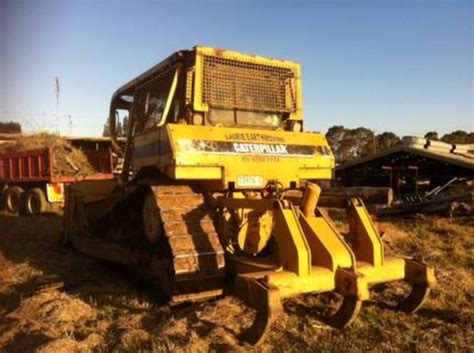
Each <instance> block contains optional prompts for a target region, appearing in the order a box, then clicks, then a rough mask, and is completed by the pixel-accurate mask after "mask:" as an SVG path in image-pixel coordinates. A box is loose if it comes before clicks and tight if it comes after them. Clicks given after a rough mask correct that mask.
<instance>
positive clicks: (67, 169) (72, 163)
mask: <svg viewBox="0 0 474 353" xmlns="http://www.w3.org/2000/svg"><path fill="white" fill-rule="evenodd" d="M40 148H51V149H52V153H53V156H54V164H53V165H54V168H53V173H54V174H55V175H58V176H85V175H90V174H94V173H97V171H96V170H95V169H94V167H93V166H92V165H91V164H90V163H89V161H88V160H87V157H86V155H85V154H84V152H83V151H82V150H80V149H77V148H74V147H72V146H71V145H70V144H69V143H68V142H67V140H66V139H65V138H64V137H61V136H58V135H53V134H46V133H41V134H36V135H27V136H22V137H21V138H18V139H16V140H13V141H8V142H5V143H2V144H0V153H7V152H17V151H25V150H34V149H40Z"/></svg>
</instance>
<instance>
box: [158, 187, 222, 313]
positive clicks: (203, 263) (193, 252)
mask: <svg viewBox="0 0 474 353" xmlns="http://www.w3.org/2000/svg"><path fill="white" fill-rule="evenodd" d="M151 190H152V192H153V194H154V196H155V200H156V204H157V206H158V209H159V214H160V217H161V221H162V224H163V233H164V234H163V235H164V237H165V238H166V240H167V241H168V244H169V247H170V251H171V254H170V255H171V259H172V266H171V267H172V269H170V270H171V272H172V273H170V277H171V279H172V293H171V300H170V303H171V304H178V303H181V302H185V301H197V300H204V299H209V298H212V297H216V296H219V295H221V294H222V291H223V290H222V288H223V280H224V275H225V257H224V250H223V248H222V246H221V244H220V241H219V236H218V234H217V232H216V230H215V228H214V222H213V219H212V213H213V210H211V209H210V208H209V207H208V206H207V205H206V202H205V198H204V195H203V194H202V193H201V192H199V190H197V189H196V188H192V187H191V186H188V185H154V186H151Z"/></svg>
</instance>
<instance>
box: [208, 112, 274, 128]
mask: <svg viewBox="0 0 474 353" xmlns="http://www.w3.org/2000/svg"><path fill="white" fill-rule="evenodd" d="M207 121H208V123H209V124H210V125H213V126H216V125H222V126H254V127H266V128H274V129H276V128H278V127H280V126H281V122H282V116H281V114H275V113H265V112H250V111H243V110H229V109H209V114H208V115H207Z"/></svg>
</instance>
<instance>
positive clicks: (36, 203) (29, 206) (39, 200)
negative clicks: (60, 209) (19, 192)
mask: <svg viewBox="0 0 474 353" xmlns="http://www.w3.org/2000/svg"><path fill="white" fill-rule="evenodd" d="M47 205H48V202H47V201H46V196H45V195H44V192H43V190H41V189H40V188H33V189H30V190H28V191H27V192H26V195H25V213H26V214H27V215H30V216H34V215H37V214H40V213H43V212H45V211H46V207H47Z"/></svg>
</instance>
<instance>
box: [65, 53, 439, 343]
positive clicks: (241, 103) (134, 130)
mask: <svg viewBox="0 0 474 353" xmlns="http://www.w3.org/2000/svg"><path fill="white" fill-rule="evenodd" d="M121 111H124V113H125V114H127V115H128V116H129V127H128V132H127V134H128V135H127V141H126V146H125V147H124V148H121V147H120V145H119V144H118V143H117V136H116V131H115V126H116V116H117V115H118V114H119V112H121ZM109 120H110V130H111V142H112V146H113V148H114V150H115V152H116V153H117V154H118V155H120V156H121V157H122V159H123V166H122V174H121V176H120V178H118V179H117V180H114V181H110V180H108V181H84V182H79V183H75V184H73V185H70V186H69V187H68V189H67V192H66V201H65V212H64V241H65V243H69V244H71V245H72V246H73V247H74V248H75V249H77V250H78V251H80V252H83V253H85V254H87V255H90V256H94V257H97V258H100V259H104V260H108V261H112V262H117V263H120V264H124V265H128V266H130V267H132V268H134V269H135V270H136V271H137V272H138V273H139V274H140V275H141V276H143V277H144V278H145V279H147V280H148V281H149V283H151V284H152V285H153V288H154V289H155V290H156V296H157V298H159V299H160V300H163V301H165V302H167V303H170V304H175V303H181V302H194V301H199V300H205V299H209V298H215V297H218V296H221V295H223V294H224V293H231V294H233V295H235V296H237V297H238V298H240V299H242V300H243V301H244V302H245V303H247V304H248V305H250V306H251V307H253V308H254V309H256V312H257V314H256V318H255V320H254V322H253V324H252V326H251V327H249V328H248V329H247V330H246V331H245V332H244V334H243V339H245V340H247V341H248V342H250V343H252V344H257V343H258V342H260V341H261V340H262V339H263V338H264V336H265V333H266V332H267V331H268V328H269V327H270V325H271V324H272V322H273V321H274V320H275V318H276V317H278V315H279V313H281V312H282V310H283V309H282V302H281V301H282V299H284V298H288V297H292V296H296V295H299V294H303V293H325V292H335V293H338V294H339V295H340V296H341V297H342V298H343V300H342V301H341V303H340V305H339V307H338V309H337V310H335V312H334V313H332V314H330V315H329V316H328V317H327V322H328V323H329V324H330V325H333V326H335V327H338V328H343V327H345V326H346V325H348V324H350V323H351V322H352V321H353V320H354V318H355V317H356V316H357V314H358V312H359V310H360V308H361V303H362V302H363V301H364V300H367V299H369V296H370V293H369V288H370V287H371V286H372V285H375V284H378V283H385V282H391V281H397V280H403V281H405V282H407V283H409V284H410V285H411V286H412V290H411V292H410V293H409V295H408V296H407V297H406V298H405V299H404V300H403V301H402V302H400V303H399V305H398V308H399V309H400V310H403V311H405V312H414V311H416V310H417V309H418V308H419V307H420V306H421V305H422V303H423V301H424V300H425V299H426V297H427V295H428V293H429V290H430V288H431V287H432V286H433V285H434V283H435V277H434V270H433V268H432V267H430V266H428V265H426V264H425V263H423V262H421V261H418V260H415V259H411V258H388V257H385V256H384V244H383V242H382V240H381V238H380V235H379V234H378V232H377V230H376V227H375V226H374V223H373V222H372V220H371V217H370V216H369V214H368V212H367V210H366V208H365V206H364V203H363V202H362V200H361V199H360V198H357V197H345V198H343V199H340V200H338V201H337V202H334V200H332V201H331V205H333V206H334V205H336V206H337V207H340V208H344V209H345V210H346V214H347V222H348V225H349V230H350V231H349V233H350V234H349V237H346V236H343V235H341V234H340V233H339V232H338V231H337V230H336V228H335V227H334V226H333V223H332V222H331V220H330V219H329V218H328V216H327V212H325V211H324V209H323V208H322V207H324V206H325V204H324V202H323V201H324V197H322V196H321V195H324V190H323V192H322V193H321V190H322V189H321V187H320V186H319V185H323V184H324V182H328V181H330V180H331V179H332V178H333V172H334V166H335V161H334V156H333V154H332V152H331V149H330V147H329V145H328V143H327V141H326V139H325V137H324V135H322V134H320V133H312V132H305V131H304V125H303V114H302V92H301V70H300V65H299V64H297V63H295V62H292V61H287V60H278V59H271V58H266V57H261V56H256V55H246V54H242V53H238V52H234V51H228V50H220V49H214V48H209V47H203V46H196V47H194V48H193V49H191V50H183V51H179V52H176V53H174V54H173V55H171V56H170V57H168V58H167V59H166V60H164V61H162V62H161V63H159V64H158V65H156V66H154V67H152V68H151V69H149V70H148V71H146V72H144V73H143V74H141V75H140V76H138V77H136V78H135V79H133V80H131V81H130V82H128V83H127V84H125V85H124V86H122V87H120V88H119V89H118V90H117V91H116V92H115V93H114V94H113V97H112V101H111V104H110V115H109ZM349 238H350V239H349ZM224 290H225V291H224Z"/></svg>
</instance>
